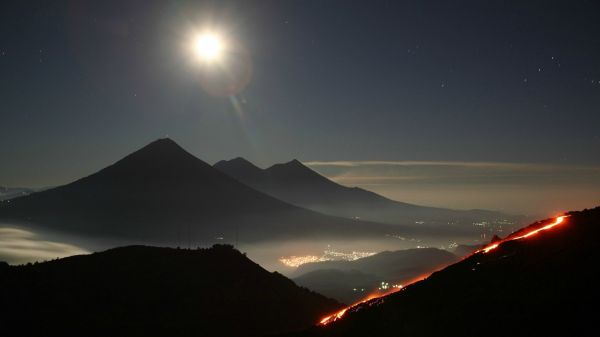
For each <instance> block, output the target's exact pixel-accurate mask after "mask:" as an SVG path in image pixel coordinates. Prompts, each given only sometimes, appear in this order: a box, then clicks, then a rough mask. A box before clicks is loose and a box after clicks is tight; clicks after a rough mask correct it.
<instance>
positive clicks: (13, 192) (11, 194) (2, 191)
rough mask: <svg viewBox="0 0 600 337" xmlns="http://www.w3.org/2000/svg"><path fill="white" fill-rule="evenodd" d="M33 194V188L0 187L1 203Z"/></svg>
mask: <svg viewBox="0 0 600 337" xmlns="http://www.w3.org/2000/svg"><path fill="white" fill-rule="evenodd" d="M33 192H35V190H34V189H31V188H21V187H4V186H0V201H4V200H9V199H13V198H16V197H21V196H24V195H28V194H31V193H33Z"/></svg>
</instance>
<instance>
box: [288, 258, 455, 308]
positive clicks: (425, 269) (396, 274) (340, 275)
mask: <svg viewBox="0 0 600 337" xmlns="http://www.w3.org/2000/svg"><path fill="white" fill-rule="evenodd" d="M458 259H459V257H458V256H456V255H454V254H452V253H450V252H448V251H445V250H441V249H437V248H416V249H406V250H398V251H385V252H381V253H378V254H375V255H373V256H369V257H364V258H361V259H358V260H354V261H324V262H314V263H306V264H303V265H301V266H299V267H298V269H297V270H296V271H295V272H294V278H293V279H294V281H295V282H296V283H297V284H299V285H301V286H304V287H307V288H309V289H312V290H314V291H317V292H319V293H321V294H324V295H326V296H329V297H332V298H335V299H337V300H339V301H342V302H344V303H353V302H356V301H357V300H359V299H360V298H362V297H365V295H366V294H368V293H371V292H372V291H373V290H375V289H376V288H377V287H378V286H379V285H380V282H387V283H389V284H395V283H396V284H402V283H403V282H406V281H410V280H413V279H415V278H417V277H419V276H421V275H423V274H424V273H429V272H431V271H432V270H436V269H438V268H441V267H443V266H446V265H448V264H450V263H453V262H456V261H458Z"/></svg>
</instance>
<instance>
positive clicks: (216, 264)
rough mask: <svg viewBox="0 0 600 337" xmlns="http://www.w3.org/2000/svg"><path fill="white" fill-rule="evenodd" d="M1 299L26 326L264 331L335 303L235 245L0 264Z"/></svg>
mask: <svg viewBox="0 0 600 337" xmlns="http://www.w3.org/2000/svg"><path fill="white" fill-rule="evenodd" d="M0 303H2V306H0V308H1V309H0V313H1V314H0V322H1V323H0V326H2V327H3V328H6V327H14V328H15V330H14V331H15V332H17V331H18V332H19V334H18V335H22V336H32V335H37V336H258V335H263V334H267V333H273V332H282V331H293V330H298V329H301V328H306V327H308V326H310V325H311V324H312V323H313V322H314V321H315V320H316V319H318V318H319V317H320V316H322V315H323V314H325V313H326V312H328V311H330V310H335V309H336V308H339V304H338V303H336V302H335V301H333V300H330V299H327V298H325V297H323V296H321V295H319V294H316V293H313V292H310V291H308V290H306V289H304V288H300V287H298V286H296V285H295V284H294V283H293V282H292V281H290V280H289V279H287V278H285V277H284V276H282V275H280V274H278V273H276V272H275V273H269V272H267V271H266V270H264V269H263V268H261V267H260V266H259V265H257V264H255V263H254V262H252V261H251V260H249V259H248V258H247V257H246V256H245V255H243V254H241V253H240V252H238V251H237V250H235V249H233V248H232V247H230V246H215V247H213V248H210V249H201V250H179V249H170V248H156V247H146V246H130V247H123V248H116V249H111V250H108V251H105V252H102V253H95V254H91V255H81V256H73V257H69V258H64V259H60V260H55V261H51V262H45V263H40V264H35V265H27V266H13V267H6V266H4V267H1V266H0Z"/></svg>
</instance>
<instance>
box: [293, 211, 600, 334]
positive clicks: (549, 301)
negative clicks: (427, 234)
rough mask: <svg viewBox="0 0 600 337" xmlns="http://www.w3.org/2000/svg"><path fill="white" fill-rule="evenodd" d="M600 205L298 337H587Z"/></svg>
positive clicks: (594, 298)
mask: <svg viewBox="0 0 600 337" xmlns="http://www.w3.org/2000/svg"><path fill="white" fill-rule="evenodd" d="M599 234H600V207H599V208H595V209H592V210H584V211H581V212H571V213H569V214H568V215H567V217H564V218H557V219H549V220H545V221H540V222H537V223H534V224H532V225H531V226H529V227H527V228H524V229H523V230H520V231H518V232H516V233H514V234H512V235H510V236H508V237H507V238H506V239H504V240H501V241H499V243H497V244H496V243H494V244H491V245H490V246H488V248H490V249H481V250H479V251H477V252H476V253H474V254H473V255H471V256H469V257H468V258H465V259H464V260H462V261H460V262H458V263H456V264H454V265H451V266H449V267H447V268H445V269H443V270H441V271H438V272H435V273H433V274H431V275H430V276H429V277H427V278H426V279H424V280H423V281H420V282H416V283H413V284H412V285H409V286H406V287H404V288H402V289H401V290H400V291H397V292H395V293H393V294H391V295H388V296H385V297H381V298H377V299H373V300H369V301H365V302H364V303H362V304H359V305H356V306H353V307H351V308H349V309H347V310H345V311H344V312H341V313H340V314H339V315H338V317H339V319H336V320H335V321H332V322H331V323H330V324H327V325H325V326H320V327H315V328H313V329H312V330H309V331H306V332H304V333H300V334H297V335H294V336H366V335H369V336H440V335H451V336H472V335H486V336H487V335H492V336H514V335H518V336H540V335H574V336H588V335H592V334H593V333H592V331H595V318H596V317H597V310H596V309H595V308H596V304H597V302H598V299H600V291H599V290H598V287H597V284H598V282H599V281H600V277H598V273H597V270H596V266H595V264H594V263H595V261H597V260H598V258H600V254H599V253H598V249H597V242H596V239H597V237H598V235H599Z"/></svg>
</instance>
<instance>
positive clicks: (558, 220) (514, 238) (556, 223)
mask: <svg viewBox="0 0 600 337" xmlns="http://www.w3.org/2000/svg"><path fill="white" fill-rule="evenodd" d="M566 217H567V216H566V215H563V216H559V217H557V218H556V219H554V222H552V223H550V224H548V225H546V226H544V227H540V228H538V229H534V230H532V231H529V232H527V233H526V234H523V235H519V236H515V237H510V236H509V237H507V238H506V239H504V240H501V241H498V242H496V243H493V244H491V245H489V246H487V247H485V248H482V249H480V250H478V251H476V252H475V254H477V253H481V252H483V253H488V252H489V251H490V250H494V249H496V248H498V246H499V245H500V244H501V243H504V242H508V241H515V240H521V239H525V238H528V237H530V236H532V235H535V234H537V233H539V232H541V231H545V230H548V229H550V228H553V227H555V226H558V225H560V224H561V223H562V222H563V221H564V220H565V218H566Z"/></svg>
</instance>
